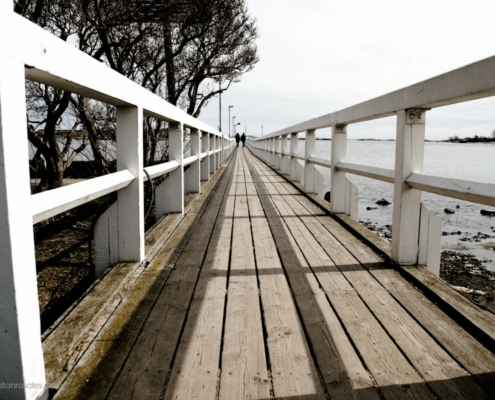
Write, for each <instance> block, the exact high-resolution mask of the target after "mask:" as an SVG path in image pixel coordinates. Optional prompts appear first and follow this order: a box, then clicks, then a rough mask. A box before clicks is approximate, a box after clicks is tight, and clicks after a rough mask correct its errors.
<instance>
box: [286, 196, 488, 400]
mask: <svg viewBox="0 0 495 400" xmlns="http://www.w3.org/2000/svg"><path fill="white" fill-rule="evenodd" d="M284 200H285V201H287V203H288V206H289V207H287V208H286V209H285V211H284V212H287V213H288V214H289V215H291V213H293V215H296V213H297V214H300V215H304V214H305V213H307V211H310V210H309V209H310V208H311V209H312V208H313V207H314V206H313V205H311V207H309V206H308V207H307V208H306V207H304V210H301V209H300V208H298V207H300V205H303V206H305V205H306V203H308V205H309V201H307V199H304V198H299V199H298V200H299V203H300V204H297V203H298V201H297V200H296V199H294V198H291V197H290V196H286V197H284ZM314 211H317V210H314ZM318 211H319V210H318ZM323 218H327V219H329V220H330V221H329V222H328V224H332V232H338V233H339V238H341V239H342V240H346V242H348V243H351V245H352V247H353V248H356V247H363V245H362V244H361V243H359V242H358V241H357V239H355V238H354V237H352V236H351V235H350V234H349V233H348V232H346V231H345V230H344V229H343V228H342V227H341V226H340V225H338V224H337V223H336V222H335V221H333V220H331V219H330V218H329V217H323ZM296 223H298V224H300V225H304V226H305V227H306V228H307V229H308V230H309V231H310V232H311V233H312V234H313V235H314V237H315V238H317V241H318V242H317V243H314V244H313V245H314V246H317V245H318V243H319V244H320V245H321V246H323V247H324V248H325V251H326V252H327V253H328V255H329V256H330V257H331V259H332V261H334V262H335V263H336V264H337V265H338V266H339V268H340V269H342V272H343V274H344V275H345V277H346V278H347V279H348V280H349V282H350V283H351V284H352V285H353V287H354V288H355V290H356V291H357V292H358V293H359V296H360V297H361V298H362V300H363V301H364V302H365V303H366V304H367V306H368V307H369V308H370V310H371V311H372V312H373V314H374V315H375V316H376V317H377V318H378V319H379V320H380V323H381V324H382V325H383V326H384V328H385V329H386V330H387V332H388V334H389V335H391V336H392V338H393V339H394V341H395V342H396V343H397V344H398V346H399V347H400V348H401V350H402V351H403V352H404V354H405V355H406V356H407V357H408V359H409V361H410V362H411V363H412V364H413V365H414V367H415V368H416V369H417V370H418V371H419V373H420V374H421V375H422V376H423V378H424V379H425V380H426V381H427V382H428V384H429V385H430V387H432V388H433V390H434V391H435V393H436V394H437V395H439V396H440V397H441V398H449V397H452V396H454V397H460V398H462V397H465V398H469V397H470V396H475V397H476V398H486V397H487V395H486V394H485V393H484V392H483V391H482V390H481V389H480V388H479V386H478V385H476V384H475V382H474V381H473V380H472V379H471V378H470V376H469V374H468V373H467V372H466V371H465V370H464V369H462V368H461V367H460V366H459V365H458V364H457V362H456V361H454V360H453V359H452V357H450V356H449V355H448V354H447V353H446V352H445V350H444V349H442V348H441V347H440V346H439V345H438V344H437V343H436V342H435V340H434V339H433V338H432V337H430V336H429V334H428V333H427V331H425V330H424V329H423V327H421V326H420V325H418V323H417V322H416V321H415V320H413V318H412V317H411V316H410V315H409V314H408V313H407V312H406V311H405V310H404V309H403V308H402V307H401V306H400V305H399V304H398V303H397V302H396V301H395V299H393V297H392V296H391V295H390V294H389V293H388V292H387V291H386V290H385V289H384V288H383V287H382V286H381V285H380V284H379V283H378V282H377V281H376V280H375V279H373V278H372V277H371V276H370V274H369V273H368V272H367V271H366V270H365V269H364V267H362V266H361V265H360V263H359V262H358V261H357V260H356V258H354V257H353V256H352V254H351V253H350V252H349V251H348V250H347V249H346V248H345V247H344V246H343V245H342V244H341V243H340V242H339V241H338V240H337V239H335V237H334V236H333V235H332V234H331V233H330V232H329V231H328V230H327V229H325V227H323V225H321V224H320V223H318V222H317V220H316V219H315V218H313V217H301V218H300V222H296ZM308 233H309V232H308ZM376 259H377V257H376V256H375V255H371V257H368V258H367V259H366V261H367V262H368V263H369V262H376ZM375 274H380V270H377V271H375ZM404 289H405V290H407V288H404ZM408 289H409V290H412V288H408Z"/></svg>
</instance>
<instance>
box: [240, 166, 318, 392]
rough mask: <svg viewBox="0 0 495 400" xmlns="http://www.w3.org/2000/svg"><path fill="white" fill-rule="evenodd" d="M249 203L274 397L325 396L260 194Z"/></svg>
mask: <svg viewBox="0 0 495 400" xmlns="http://www.w3.org/2000/svg"><path fill="white" fill-rule="evenodd" d="M246 169H247V165H246ZM246 174H247V175H246V181H247V180H248V179H247V177H248V176H249V177H250V180H252V177H251V174H250V173H249V171H248V170H246ZM250 185H252V184H250ZM250 188H251V190H252V187H251V186H250ZM248 205H249V215H250V218H251V225H252V233H253V242H254V246H255V249H256V265H257V268H258V274H259V282H260V290H261V302H262V305H263V314H264V317H265V324H266V330H267V335H268V337H267V342H268V343H267V344H268V352H269V358H270V364H271V366H272V381H273V390H274V394H275V397H281V398H289V397H296V398H297V397H304V398H305V399H308V400H309V399H313V398H314V399H324V398H325V395H324V393H323V390H322V388H321V384H320V382H319V378H318V372H317V370H316V368H315V365H314V362H313V358H312V355H311V353H310V350H309V348H308V345H307V343H306V338H305V335H304V330H303V327H302V326H301V322H300V321H299V317H298V315H297V310H296V306H295V304H294V301H293V299H292V296H291V293H290V288H289V285H288V283H287V280H286V278H285V275H284V270H283V268H282V264H281V262H280V259H279V257H278V254H277V248H276V245H275V242H274V240H273V237H272V234H271V232H270V228H269V226H268V222H267V220H266V218H265V214H264V211H263V208H262V206H261V203H260V199H259V197H258V196H254V195H251V196H249V197H248Z"/></svg>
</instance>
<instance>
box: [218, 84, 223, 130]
mask: <svg viewBox="0 0 495 400" xmlns="http://www.w3.org/2000/svg"><path fill="white" fill-rule="evenodd" d="M218 90H219V93H218V102H219V103H218V104H219V107H218V114H219V116H218V118H219V120H220V123H219V126H218V131H219V132H222V81H221V80H220V82H218Z"/></svg>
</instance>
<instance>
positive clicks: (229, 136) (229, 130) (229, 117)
mask: <svg viewBox="0 0 495 400" xmlns="http://www.w3.org/2000/svg"><path fill="white" fill-rule="evenodd" d="M233 107H234V106H229V139H230V137H231V136H230V109H231V108H233ZM234 118H235V117H234Z"/></svg>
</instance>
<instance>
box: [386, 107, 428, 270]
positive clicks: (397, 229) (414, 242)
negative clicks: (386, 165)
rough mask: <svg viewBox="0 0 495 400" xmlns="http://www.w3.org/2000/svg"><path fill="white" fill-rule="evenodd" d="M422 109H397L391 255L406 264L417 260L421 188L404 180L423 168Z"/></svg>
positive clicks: (423, 111)
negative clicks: (414, 187) (414, 186)
mask: <svg viewBox="0 0 495 400" xmlns="http://www.w3.org/2000/svg"><path fill="white" fill-rule="evenodd" d="M425 111H426V110H422V109H419V110H418V109H412V110H401V111H398V112H397V137H396V148H395V179H394V210H393V219H392V259H393V260H394V261H396V262H398V263H399V264H405V265H410V264H416V263H417V261H418V240H419V239H418V238H419V222H420V211H421V191H420V190H417V189H412V188H411V187H410V186H409V185H408V184H407V183H406V182H405V181H406V179H407V177H408V176H409V175H410V174H412V173H419V174H421V173H422V172H423V156H424V140H425V120H426V112H425Z"/></svg>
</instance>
